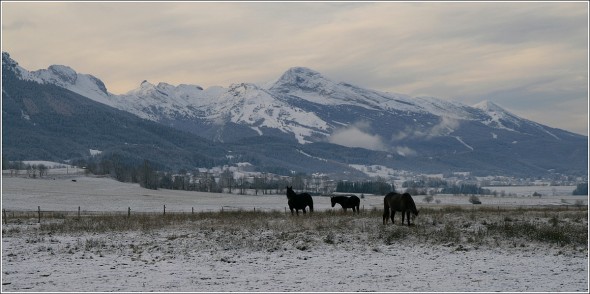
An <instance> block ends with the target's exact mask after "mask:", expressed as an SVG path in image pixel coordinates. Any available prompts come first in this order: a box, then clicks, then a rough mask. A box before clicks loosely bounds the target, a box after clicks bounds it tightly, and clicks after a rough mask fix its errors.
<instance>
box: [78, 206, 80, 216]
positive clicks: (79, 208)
mask: <svg viewBox="0 0 590 294" xmlns="http://www.w3.org/2000/svg"><path fill="white" fill-rule="evenodd" d="M78 218H80V206H78Z"/></svg>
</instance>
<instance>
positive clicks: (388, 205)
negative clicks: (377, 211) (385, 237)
mask: <svg viewBox="0 0 590 294" xmlns="http://www.w3.org/2000/svg"><path fill="white" fill-rule="evenodd" d="M383 209H384V211H383V224H387V219H388V218H389V211H390V210H391V223H392V224H393V223H394V220H393V217H394V216H395V212H396V211H401V213H402V226H403V225H404V214H405V215H406V216H407V218H408V226H410V212H412V213H413V214H414V215H415V216H418V210H417V209H416V204H415V203H414V199H412V196H411V195H410V194H408V193H404V194H399V193H396V192H390V193H388V194H387V195H385V198H384V199H383Z"/></svg>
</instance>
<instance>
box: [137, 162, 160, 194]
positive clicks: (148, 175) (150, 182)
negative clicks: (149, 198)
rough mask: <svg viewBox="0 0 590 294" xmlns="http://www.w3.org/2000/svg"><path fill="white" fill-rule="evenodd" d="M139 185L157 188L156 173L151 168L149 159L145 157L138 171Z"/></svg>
mask: <svg viewBox="0 0 590 294" xmlns="http://www.w3.org/2000/svg"><path fill="white" fill-rule="evenodd" d="M139 185H140V186H141V187H143V188H147V189H152V190H157V189H158V175H157V173H156V172H155V171H154V169H153V168H152V166H151V164H150V162H149V160H147V159H146V160H144V161H143V166H142V168H141V172H140V182H139Z"/></svg>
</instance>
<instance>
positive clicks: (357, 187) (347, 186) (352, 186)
mask: <svg viewBox="0 0 590 294" xmlns="http://www.w3.org/2000/svg"><path fill="white" fill-rule="evenodd" d="M336 192H343V193H367V194H376V195H385V194H387V193H389V192H395V186H394V185H392V184H389V183H386V182H385V181H384V180H377V181H362V182H351V181H339V182H338V183H337V184H336Z"/></svg>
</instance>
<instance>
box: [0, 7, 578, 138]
mask: <svg viewBox="0 0 590 294" xmlns="http://www.w3.org/2000/svg"><path fill="white" fill-rule="evenodd" d="M2 51H4V52H8V53H9V54H10V55H11V57H12V58H13V59H14V60H16V61H17V62H18V63H19V64H20V65H21V66H22V67H24V68H25V69H28V70H30V71H33V70H38V69H44V68H47V67H48V66H50V65H52V64H62V65H67V66H70V67H72V68H73V69H74V70H76V71H77V72H79V73H87V74H92V75H94V76H96V77H98V78H99V79H101V80H102V81H103V82H104V83H105V85H106V87H107V89H108V91H109V92H111V93H114V94H123V93H126V92H128V91H130V90H133V89H135V88H137V87H139V85H140V83H141V82H142V81H143V80H148V81H150V82H151V83H153V84H157V83H159V82H166V83H169V84H173V85H178V84H196V85H200V86H202V87H204V88H207V87H211V86H223V87H228V86H229V85H230V84H232V83H240V82H252V83H264V82H269V81H272V80H275V79H277V78H279V77H280V76H281V75H282V73H284V72H285V71H286V70H288V69H289V68H291V67H295V66H303V67H308V68H311V69H313V70H316V71H318V72H320V73H322V74H323V75H324V76H326V77H328V78H330V79H333V80H336V81H342V82H347V83H350V84H354V85H357V86H360V87H363V88H369V89H373V90H380V91H385V92H393V93H401V94H408V95H411V96H414V97H417V96H432V97H437V98H440V99H445V100H453V101H458V102H461V103H464V104H467V105H474V104H476V103H478V102H480V101H483V100H489V101H492V102H494V103H496V104H498V105H500V106H502V107H503V108H505V109H507V110H508V111H510V112H512V113H514V114H517V115H519V116H521V117H524V118H526V119H529V120H532V121H535V122H538V123H542V124H544V125H547V126H550V127H555V128H560V129H564V130H568V131H571V132H575V133H579V134H583V135H588V3H587V2H585V1H582V2H74V3H70V2H6V1H3V2H2Z"/></svg>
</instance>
